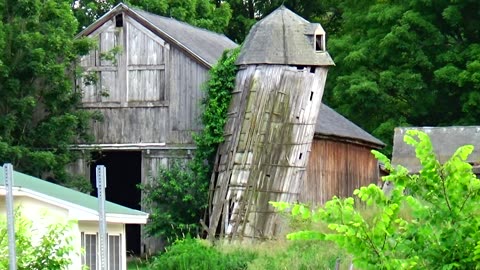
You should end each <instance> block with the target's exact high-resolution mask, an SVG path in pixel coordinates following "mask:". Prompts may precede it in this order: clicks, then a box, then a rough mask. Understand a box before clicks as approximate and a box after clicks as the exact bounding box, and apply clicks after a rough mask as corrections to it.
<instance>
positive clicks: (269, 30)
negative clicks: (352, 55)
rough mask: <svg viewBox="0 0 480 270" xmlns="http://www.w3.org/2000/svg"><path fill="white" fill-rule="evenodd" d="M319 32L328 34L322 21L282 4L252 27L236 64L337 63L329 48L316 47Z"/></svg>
mask: <svg viewBox="0 0 480 270" xmlns="http://www.w3.org/2000/svg"><path fill="white" fill-rule="evenodd" d="M316 34H319V35H320V34H321V35H323V38H324V37H325V31H324V30H323V28H322V26H321V25H320V24H318V23H310V22H308V21H307V20H305V19H304V18H302V17H300V16H298V15H297V14H295V13H294V12H292V11H291V10H289V9H288V8H286V7H285V6H280V7H279V8H277V9H276V10H275V11H273V12H272V13H270V14H269V15H268V16H266V17H265V18H263V19H262V20H260V21H259V22H257V23H256V24H255V25H254V26H253V27H252V29H251V30H250V32H249V33H248V36H247V38H246V39H245V42H244V45H243V47H242V50H241V52H240V55H239V57H238V59H237V62H236V64H237V65H248V64H279V65H285V64H288V65H304V66H332V65H334V63H333V60H332V58H331V57H330V55H329V54H328V52H327V51H326V50H324V49H325V48H323V49H322V50H316V48H315V35H316ZM324 42H325V41H323V43H324Z"/></svg>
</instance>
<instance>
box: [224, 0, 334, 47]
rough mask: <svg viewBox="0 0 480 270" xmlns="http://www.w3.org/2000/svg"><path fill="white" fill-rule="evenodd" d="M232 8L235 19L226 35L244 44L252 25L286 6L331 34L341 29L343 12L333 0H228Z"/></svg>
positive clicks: (231, 21) (232, 20)
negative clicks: (320, 25) (319, 24)
mask: <svg viewBox="0 0 480 270" xmlns="http://www.w3.org/2000/svg"><path fill="white" fill-rule="evenodd" d="M226 2H228V3H229V4H230V6H231V8H232V11H233V17H232V19H231V20H230V23H229V25H228V27H227V30H226V32H225V34H226V35H227V36H228V37H230V38H231V39H232V40H234V41H235V42H237V43H241V42H243V40H244V39H245V37H246V36H247V34H248V32H249V31H250V28H251V27H252V25H254V24H255V22H256V21H257V20H260V19H262V18H263V17H265V16H267V15H268V14H270V13H271V12H272V11H274V10H275V9H277V8H278V7H280V6H281V5H285V6H286V7H287V8H289V9H290V10H292V11H293V12H295V13H297V14H298V15H300V16H301V17H303V18H305V19H306V20H308V21H311V22H319V23H321V24H322V25H323V27H324V28H326V29H328V32H329V33H333V32H334V31H336V29H337V28H338V27H339V24H340V19H341V12H340V10H339V7H338V3H337V2H338V1H333V0H323V1H322V0H306V1H305V0H303V1H302V0H272V1H263V0H248V1H243V0H227V1H226Z"/></svg>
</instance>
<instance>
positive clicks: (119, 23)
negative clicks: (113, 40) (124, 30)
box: [115, 13, 123, 27]
mask: <svg viewBox="0 0 480 270" xmlns="http://www.w3.org/2000/svg"><path fill="white" fill-rule="evenodd" d="M115 26H116V27H123V13H120V14H118V15H117V16H115Z"/></svg>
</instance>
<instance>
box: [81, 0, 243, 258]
mask: <svg viewBox="0 0 480 270" xmlns="http://www.w3.org/2000/svg"><path fill="white" fill-rule="evenodd" d="M82 36H86V37H91V38H94V39H95V40H96V42H97V48H96V49H95V50H92V51H91V53H90V54H89V55H87V56H85V57H83V58H81V60H80V66H81V67H82V68H83V69H84V71H85V73H86V75H87V76H85V77H84V78H83V80H82V81H79V82H78V86H79V89H80V91H82V94H83V95H82V96H83V98H82V105H83V108H85V109H88V110H96V111H99V112H100V113H101V114H102V115H103V117H104V120H103V121H99V122H96V123H94V124H93V134H94V136H95V144H92V145H77V146H76V148H77V149H80V150H81V149H89V150H94V151H95V152H96V153H95V154H94V155H93V160H90V157H86V158H85V159H82V160H78V162H77V163H76V164H74V165H72V171H73V172H74V173H77V174H83V175H85V176H86V177H88V178H90V179H91V181H92V182H93V181H95V179H94V177H93V176H94V169H95V166H96V165H97V164H103V165H106V167H107V180H108V185H107V189H106V193H107V199H108V200H110V201H113V202H116V203H119V204H122V205H125V206H128V207H132V208H136V209H139V208H140V201H141V194H140V191H139V190H138V188H137V187H136V185H137V184H139V183H143V182H145V181H146V179H147V178H148V177H149V176H150V175H155V174H156V172H157V169H158V166H160V165H164V166H168V164H169V163H170V161H171V160H173V159H185V158H187V157H188V156H189V154H190V151H191V150H193V149H194V145H193V141H192V132H194V131H197V130H199V129H200V128H201V126H200V124H199V123H200V122H199V113H200V106H199V105H200V102H201V100H202V97H203V94H202V91H201V87H202V84H203V83H204V82H205V81H206V80H207V77H208V71H209V69H210V68H211V67H212V65H214V64H215V63H216V62H217V60H218V58H219V57H220V55H221V54H222V52H223V51H224V50H225V49H229V48H234V47H236V46H237V45H236V44H235V43H234V42H232V41H231V40H229V39H228V38H227V37H225V36H224V35H221V34H217V33H214V32H210V31H207V30H204V29H200V28H197V27H193V26H191V25H188V24H186V23H183V22H180V21H177V20H175V19H172V18H166V17H161V16H157V15H154V14H151V13H148V12H145V11H142V10H139V9H136V8H132V7H129V6H127V5H124V4H119V5H117V6H116V7H115V8H113V9H112V10H111V11H109V12H108V13H107V14H105V15H104V16H103V17H101V18H100V19H98V20H97V21H96V22H94V23H93V24H92V25H90V26H88V27H87V28H86V29H84V30H83V31H82V32H81V33H80V34H79V37H82ZM87 79H88V80H87ZM91 175H92V177H90V176H91ZM92 186H94V187H95V185H92ZM129 230H130V231H129ZM127 232H128V235H129V236H131V237H130V238H128V239H127V250H130V251H132V252H134V253H137V254H138V253H140V252H142V251H145V250H146V251H148V250H150V249H152V250H155V249H156V247H150V245H154V243H153V242H152V243H150V242H148V241H147V242H142V240H141V237H140V227H138V226H137V227H134V226H133V227H132V226H130V227H127ZM142 249H143V250H142Z"/></svg>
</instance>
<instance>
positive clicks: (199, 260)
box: [150, 237, 256, 270]
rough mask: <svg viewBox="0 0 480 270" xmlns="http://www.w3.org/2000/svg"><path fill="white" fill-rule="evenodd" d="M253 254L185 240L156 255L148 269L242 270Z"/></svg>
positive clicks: (193, 240) (253, 257)
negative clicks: (221, 249) (223, 250)
mask: <svg viewBox="0 0 480 270" xmlns="http://www.w3.org/2000/svg"><path fill="white" fill-rule="evenodd" d="M255 257H256V255H255V253H254V252H249V251H243V250H235V251H232V252H228V253H223V252H220V251H218V250H217V249H216V248H215V247H213V246H211V245H209V244H208V242H204V241H201V240H198V239H192V238H189V237H187V238H185V239H182V240H177V241H176V242H175V243H173V244H172V245H171V246H170V247H169V248H168V249H167V251H166V252H165V253H163V254H160V255H158V256H157V257H156V258H155V259H154V261H153V263H152V264H151V265H150V269H162V270H243V269H247V266H248V263H249V262H250V261H252V260H253V259H255Z"/></svg>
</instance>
